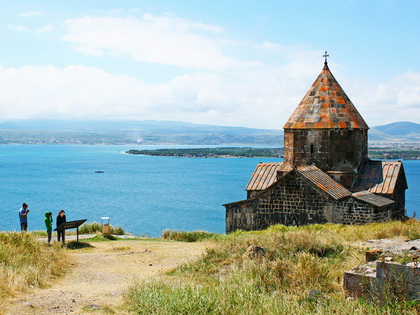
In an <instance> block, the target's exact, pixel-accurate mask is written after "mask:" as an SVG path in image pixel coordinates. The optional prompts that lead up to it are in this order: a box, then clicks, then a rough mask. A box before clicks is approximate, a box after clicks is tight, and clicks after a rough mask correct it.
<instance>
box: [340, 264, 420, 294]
mask: <svg viewBox="0 0 420 315" xmlns="http://www.w3.org/2000/svg"><path fill="white" fill-rule="evenodd" d="M344 290H345V291H346V295H347V296H352V297H364V298H368V299H372V298H375V299H380V300H385V299H387V298H388V299H389V298H393V295H394V296H395V295H396V296H397V297H399V298H401V297H405V298H408V299H410V300H419V299H420V268H419V267H418V266H406V265H401V264H398V263H394V262H382V261H377V262H376V272H374V273H367V274H364V273H361V272H360V271H359V272H358V271H347V272H345V273H344Z"/></svg>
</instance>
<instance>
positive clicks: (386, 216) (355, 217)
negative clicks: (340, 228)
mask: <svg viewBox="0 0 420 315" xmlns="http://www.w3.org/2000/svg"><path fill="white" fill-rule="evenodd" d="M393 209H394V204H391V205H388V206H383V207H377V206H374V205H371V204H368V203H365V202H362V201H359V200H357V199H355V198H353V197H349V198H345V199H343V200H341V201H339V202H337V204H336V207H335V209H334V212H335V215H334V221H333V223H342V224H366V223H372V222H384V221H388V220H390V219H391V218H392V210H393Z"/></svg>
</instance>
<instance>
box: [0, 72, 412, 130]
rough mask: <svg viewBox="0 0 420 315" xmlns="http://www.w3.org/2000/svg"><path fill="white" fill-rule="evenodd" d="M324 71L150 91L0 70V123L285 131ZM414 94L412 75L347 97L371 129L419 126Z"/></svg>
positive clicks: (75, 75) (183, 81) (176, 81)
mask: <svg viewBox="0 0 420 315" xmlns="http://www.w3.org/2000/svg"><path fill="white" fill-rule="evenodd" d="M321 67H322V64H321V65H320V67H318V69H316V70H315V71H314V72H313V73H312V74H311V75H310V76H309V75H308V76H304V77H302V78H296V77H294V76H293V75H292V74H290V73H288V71H287V70H285V69H287V68H288V66H283V67H271V66H259V67H253V68H244V69H242V70H237V71H236V72H235V73H229V74H228V75H226V74H222V73H218V72H215V73H209V72H197V73H192V74H186V75H182V76H178V77H175V78H173V79H172V80H170V81H169V82H165V83H159V84H153V85H151V84H146V83H145V82H143V81H142V80H140V79H138V78H134V77H130V76H125V75H112V74H110V73H107V72H105V71H103V70H100V69H97V68H91V67H84V66H68V67H65V68H56V67H53V66H25V67H21V68H5V67H0V120H6V119H12V118H91V119H106V118H116V119H138V120H144V119H156V120H179V121H189V122H194V123H207V124H215V125H228V126H248V127H259V128H282V127H283V125H284V123H285V122H286V121H287V119H288V117H289V116H290V115H291V113H292V112H293V110H294V109H295V107H296V106H297V105H298V103H299V101H300V100H301V98H302V97H303V96H304V94H305V93H306V91H307V90H308V89H309V87H310V85H311V84H312V82H313V81H314V80H315V78H316V76H317V75H318V74H319V72H320V71H321ZM343 81H346V80H343ZM340 83H341V82H340ZM342 86H343V88H344V90H345V91H346V92H349V91H348V89H347V88H346V85H342ZM419 87H420V74H419V73H413V72H409V73H406V74H403V75H401V76H399V77H397V78H395V79H394V80H392V81H391V82H385V83H382V84H381V85H379V86H363V88H361V87H360V89H359V91H362V92H363V93H358V94H356V93H355V92H354V91H351V93H348V94H349V96H352V99H353V101H354V103H355V105H356V107H357V108H358V109H359V110H360V111H361V113H362V115H363V116H364V118H365V120H366V121H367V123H368V124H369V125H371V126H374V125H378V124H384V123H387V122H392V121H401V120H408V121H414V122H418V121H419V118H420V117H419V115H420V114H419V112H420V111H419V107H420V104H419V101H418V100H419V99H420V97H419V96H420V95H419V93H420V92H419ZM352 89H353V87H350V90H352Z"/></svg>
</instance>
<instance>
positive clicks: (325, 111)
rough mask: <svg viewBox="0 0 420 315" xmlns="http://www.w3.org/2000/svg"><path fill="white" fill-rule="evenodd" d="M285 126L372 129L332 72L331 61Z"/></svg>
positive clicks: (291, 127) (294, 127)
mask: <svg viewBox="0 0 420 315" xmlns="http://www.w3.org/2000/svg"><path fill="white" fill-rule="evenodd" d="M283 128H284V129H369V127H368V125H367V124H366V122H365V121H364V120H363V118H362V116H361V115H360V114H359V112H358V111H357V109H356V107H355V106H354V105H353V103H352V102H351V101H350V99H349V98H348V96H347V95H346V93H345V92H344V90H343V89H342V88H341V86H340V85H339V84H338V82H337V80H336V79H335V78H334V76H333V75H332V73H331V71H330V69H329V68H328V64H327V62H325V63H324V68H323V69H322V71H321V73H320V75H319V76H318V78H317V79H316V80H315V82H314V84H312V87H311V88H310V89H309V91H308V92H307V93H306V95H305V96H304V97H303V99H302V101H301V102H300V104H299V105H298V107H297V108H296V109H295V111H294V112H293V114H292V116H290V118H289V120H288V121H287V122H286V124H285V125H284V127H283Z"/></svg>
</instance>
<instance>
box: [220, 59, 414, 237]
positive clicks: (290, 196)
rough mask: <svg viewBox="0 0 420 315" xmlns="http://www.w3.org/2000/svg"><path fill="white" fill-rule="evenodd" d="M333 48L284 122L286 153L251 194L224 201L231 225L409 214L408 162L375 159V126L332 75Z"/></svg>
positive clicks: (261, 173)
mask: <svg viewBox="0 0 420 315" xmlns="http://www.w3.org/2000/svg"><path fill="white" fill-rule="evenodd" d="M326 56H327V55H326ZM326 56H324V57H325V62H324V67H323V69H322V71H321V73H320V74H319V76H318V78H317V79H316V80H315V82H314V83H313V85H312V86H311V88H310V89H309V91H308V92H307V93H306V95H305V96H304V97H303V99H302V101H301V102H300V104H299V105H298V106H297V108H296V109H295V111H294V112H293V114H292V115H291V116H290V118H289V120H288V121H287V122H286V124H285V125H284V127H283V129H284V161H283V162H276V163H260V164H258V165H257V167H256V169H255V171H254V173H253V174H252V176H251V178H250V180H249V182H248V184H247V186H246V188H245V189H246V191H247V199H245V200H241V201H237V202H233V203H228V204H225V205H224V206H225V207H226V232H228V233H229V232H232V231H235V230H238V229H242V230H261V229H265V228H267V227H268V226H270V225H273V224H284V225H305V224H314V223H327V222H331V223H341V224H364V223H370V222H380V221H387V220H392V219H400V218H403V217H404V216H405V190H406V189H407V188H408V186H407V181H406V177H405V173H404V167H403V164H402V162H401V161H375V160H371V159H369V157H368V129H369V127H368V125H367V124H366V122H365V121H364V120H363V117H362V116H361V115H360V114H359V112H358V111H357V109H356V107H355V106H354V105H353V103H352V102H351V101H350V99H349V98H348V97H347V95H346V93H345V92H344V90H343V89H342V88H341V86H340V85H339V84H338V82H337V80H336V79H335V78H334V76H333V75H332V73H331V71H330V69H329V67H328V63H327V59H326Z"/></svg>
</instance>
